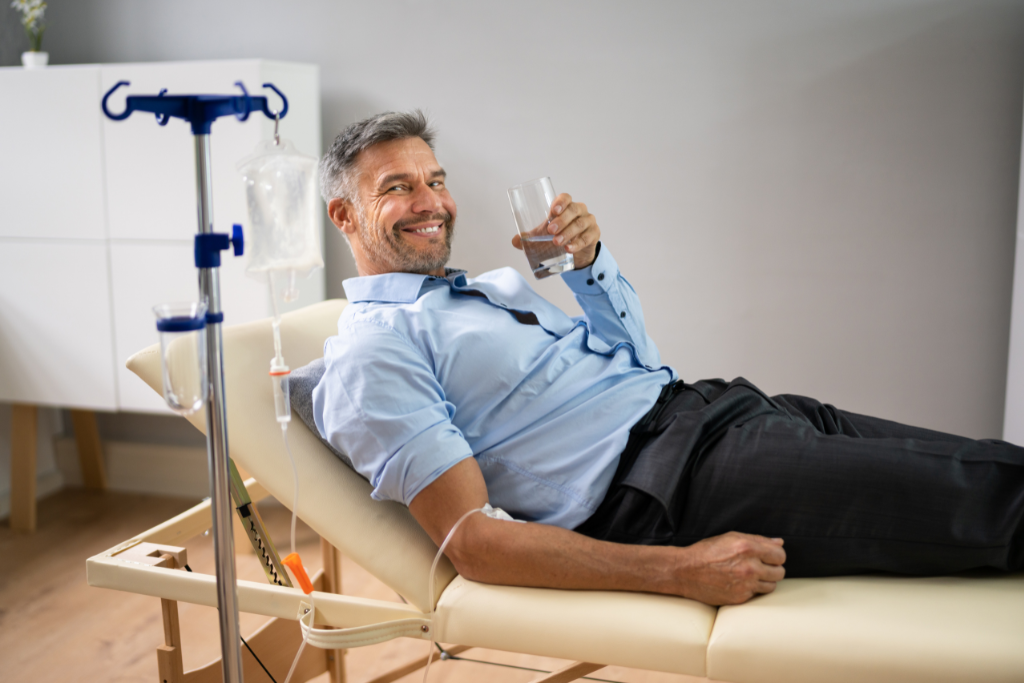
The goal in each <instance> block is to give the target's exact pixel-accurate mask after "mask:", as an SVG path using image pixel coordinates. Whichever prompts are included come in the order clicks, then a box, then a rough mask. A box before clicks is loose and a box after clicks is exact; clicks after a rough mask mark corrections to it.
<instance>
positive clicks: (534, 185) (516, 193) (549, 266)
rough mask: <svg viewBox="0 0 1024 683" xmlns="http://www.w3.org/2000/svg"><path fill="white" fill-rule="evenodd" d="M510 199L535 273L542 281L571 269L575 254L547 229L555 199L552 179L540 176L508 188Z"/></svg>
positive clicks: (524, 247)
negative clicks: (555, 238)
mask: <svg viewBox="0 0 1024 683" xmlns="http://www.w3.org/2000/svg"><path fill="white" fill-rule="evenodd" d="M508 201H509V203H510V204H511V205H512V216H513V217H514V218H515V219H516V229H518V230H519V237H520V238H522V240H523V251H525V252H526V258H527V260H529V262H530V268H531V269H532V270H533V276H534V277H535V278H537V279H538V280H539V279H541V278H544V277H547V276H548V275H554V274H555V273H562V272H565V271H568V270H572V269H573V259H572V254H570V253H569V252H567V251H566V250H565V247H562V246H560V245H557V244H555V243H554V242H553V241H552V239H553V238H554V235H552V234H551V233H549V232H548V216H549V215H550V213H551V205H552V204H553V203H554V201H555V188H554V187H553V186H552V185H551V178H538V179H537V180H531V181H529V182H525V183H523V184H522V185H516V186H515V187H510V188H508Z"/></svg>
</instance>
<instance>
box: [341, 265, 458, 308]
mask: <svg viewBox="0 0 1024 683" xmlns="http://www.w3.org/2000/svg"><path fill="white" fill-rule="evenodd" d="M444 272H445V275H444V277H443V278H439V277H435V276H433V275H420V274H417V273H385V274H383V275H365V276H363V277H353V278H349V279H348V280H345V281H344V282H342V283H341V284H342V286H343V287H344V288H345V297H346V298H347V299H348V300H349V301H350V302H357V301H378V302H382V303H394V304H411V303H412V302H414V301H416V300H417V299H419V298H420V296H422V294H423V291H424V290H426V289H431V288H432V287H436V286H437V285H438V284H439V283H441V282H444V281H447V282H448V283H449V284H450V285H451V286H453V287H465V286H466V271H465V270H461V269H457V268H445V269H444Z"/></svg>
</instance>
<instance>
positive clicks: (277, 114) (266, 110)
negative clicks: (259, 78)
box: [263, 83, 288, 119]
mask: <svg viewBox="0 0 1024 683" xmlns="http://www.w3.org/2000/svg"><path fill="white" fill-rule="evenodd" d="M263 87H264V88H270V89H271V90H273V91H274V92H276V93H277V96H278V97H280V98H281V101H282V102H283V103H284V105H283V106H282V107H281V111H278V112H275V111H271V110H270V107H269V106H268V102H267V98H265V97H264V98H263V113H264V114H266V116H267V118H271V119H272V118H275V117H276V118H280V119H283V118H284V117H285V115H286V114H287V113H288V98H287V97H285V96H284V93H283V92H281V91H280V90H278V89H277V88H276V87H275V86H274V84H273V83H264V84H263Z"/></svg>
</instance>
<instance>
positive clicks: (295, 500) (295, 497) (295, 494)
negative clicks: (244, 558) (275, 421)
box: [281, 422, 299, 553]
mask: <svg viewBox="0 0 1024 683" xmlns="http://www.w3.org/2000/svg"><path fill="white" fill-rule="evenodd" d="M281 438H282V439H284V448H285V450H286V451H288V460H289V461H290V462H291V464H292V481H293V482H295V483H294V488H293V489H292V535H291V541H292V545H291V550H292V552H293V553H294V552H295V518H296V511H297V510H298V508H299V470H298V468H296V467H295V457H294V456H292V448H291V446H289V445H288V423H287V422H282V423H281Z"/></svg>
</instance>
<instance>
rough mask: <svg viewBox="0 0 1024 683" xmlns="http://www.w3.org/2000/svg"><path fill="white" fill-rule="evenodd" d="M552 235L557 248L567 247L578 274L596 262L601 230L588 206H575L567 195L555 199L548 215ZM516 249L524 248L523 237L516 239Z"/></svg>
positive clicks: (513, 242) (514, 244)
mask: <svg viewBox="0 0 1024 683" xmlns="http://www.w3.org/2000/svg"><path fill="white" fill-rule="evenodd" d="M548 232H549V233H551V234H552V235H554V239H553V240H552V241H553V242H554V243H555V244H557V245H559V246H563V247H565V250H566V251H568V252H569V253H570V254H572V258H573V261H574V262H575V269H576V270H580V269H581V268H586V267H587V266H589V265H590V264H591V263H593V262H594V259H595V258H596V256H597V243H598V241H599V240H600V239H601V228H599V227H598V225H597V219H596V218H595V217H594V215H593V214H591V213H590V212H589V211H587V205H586V204H583V203H580V202H574V201H573V200H572V197H571V196H569V195H568V194H566V193H562V194H560V195H558V196H557V197H555V201H554V202H553V203H552V204H551V212H550V214H549V215H548ZM512 246H514V247H515V248H516V249H522V248H523V242H522V240H521V239H520V237H519V235H516V236H515V237H513V238H512Z"/></svg>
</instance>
